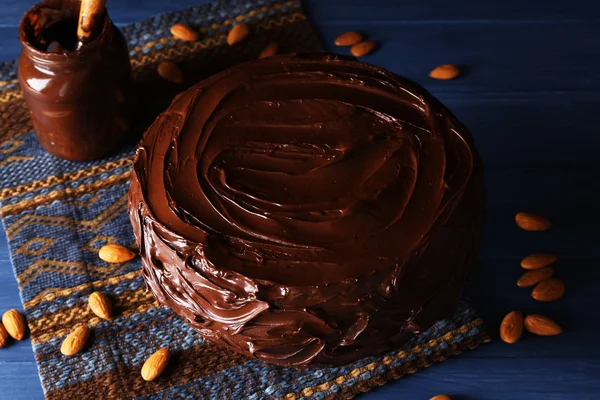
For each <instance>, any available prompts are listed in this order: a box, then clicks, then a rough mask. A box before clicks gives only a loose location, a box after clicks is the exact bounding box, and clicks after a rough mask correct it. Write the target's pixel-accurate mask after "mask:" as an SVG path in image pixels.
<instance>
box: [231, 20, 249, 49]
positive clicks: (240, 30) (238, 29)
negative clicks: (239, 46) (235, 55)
mask: <svg viewBox="0 0 600 400" xmlns="http://www.w3.org/2000/svg"><path fill="white" fill-rule="evenodd" d="M249 34H250V28H249V27H248V24H245V23H243V22H242V23H241V24H237V25H236V26H234V27H233V28H231V30H230V31H229V34H228V35H227V44H228V45H230V46H233V45H234V44H236V43H239V42H241V41H242V40H244V39H246V38H247V37H248V35H249Z"/></svg>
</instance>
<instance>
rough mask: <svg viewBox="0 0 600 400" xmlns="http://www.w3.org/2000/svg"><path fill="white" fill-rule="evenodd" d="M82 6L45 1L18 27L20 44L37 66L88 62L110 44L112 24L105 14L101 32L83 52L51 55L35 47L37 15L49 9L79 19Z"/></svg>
mask: <svg viewBox="0 0 600 400" xmlns="http://www.w3.org/2000/svg"><path fill="white" fill-rule="evenodd" d="M79 5H80V1H79V0H45V1H42V2H41V3H38V4H36V5H35V6H33V7H32V8H31V9H29V11H27V13H26V14H25V15H24V16H23V19H22V20H21V23H20V25H19V41H20V42H21V44H22V45H23V51H24V53H25V54H26V55H27V57H28V58H29V59H30V60H31V61H32V62H33V63H34V64H36V65H40V66H45V67H50V66H55V67H56V68H60V67H67V66H70V65H77V64H80V63H85V62H86V60H88V59H90V56H91V55H92V54H95V53H97V52H99V51H102V49H103V47H105V46H107V45H108V44H109V43H110V41H111V37H112V30H113V24H112V21H111V20H110V17H109V16H108V12H105V14H104V22H103V26H102V30H101V31H100V33H99V34H98V37H96V38H95V39H94V40H92V41H91V42H89V43H87V44H85V45H84V46H83V47H82V48H81V49H79V50H73V51H69V52H67V53H48V52H45V51H42V50H40V49H39V48H38V47H36V45H35V42H36V33H35V32H34V26H33V21H35V20H36V19H35V18H34V17H33V16H34V15H36V14H37V15H39V13H40V12H43V11H41V10H42V9H50V10H58V11H64V15H63V17H64V18H65V19H67V18H77V17H76V16H77V14H78V12H79ZM73 16H75V17H73ZM73 35H76V32H73ZM92 59H93V57H92Z"/></svg>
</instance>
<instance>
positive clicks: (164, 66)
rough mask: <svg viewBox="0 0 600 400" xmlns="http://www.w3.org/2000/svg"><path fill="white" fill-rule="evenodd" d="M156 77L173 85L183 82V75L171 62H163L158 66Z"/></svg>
mask: <svg viewBox="0 0 600 400" xmlns="http://www.w3.org/2000/svg"><path fill="white" fill-rule="evenodd" d="M157 70H158V75H160V76H161V77H162V78H164V79H166V80H168V81H169V82H173V83H181V82H183V73H182V72H181V69H179V67H178V66H177V64H175V63H174V62H173V61H163V62H161V63H160V64H158V69H157Z"/></svg>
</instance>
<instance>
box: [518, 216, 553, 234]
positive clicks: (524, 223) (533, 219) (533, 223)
mask: <svg viewBox="0 0 600 400" xmlns="http://www.w3.org/2000/svg"><path fill="white" fill-rule="evenodd" d="M515 222H516V223H517V225H518V226H519V228H521V229H524V230H526V231H531V232H536V231H545V230H548V229H550V227H551V226H552V223H551V222H550V221H549V220H547V219H546V218H544V217H541V216H539V215H536V214H531V213H526V212H520V213H517V215H515Z"/></svg>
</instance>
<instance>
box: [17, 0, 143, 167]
mask: <svg viewBox="0 0 600 400" xmlns="http://www.w3.org/2000/svg"><path fill="white" fill-rule="evenodd" d="M79 5H80V2H79V1H78V0H46V1H43V2H41V3H38V4H37V5H35V6H34V7H32V8H31V9H30V10H29V11H27V13H26V14H25V16H24V17H23V19H22V20H21V24H20V26H19V39H20V41H21V43H22V44H23V50H22V52H21V56H20V58H19V82H20V84H21V90H22V91H23V96H24V98H25V101H26V102H27V105H28V107H29V110H30V114H31V118H32V120H33V126H34V128H35V132H36V135H37V138H38V141H39V142H40V144H41V145H42V146H43V147H44V149H46V150H47V151H48V152H49V153H51V154H54V155H55V156H57V157H60V158H64V159H68V160H92V159H97V158H100V157H102V156H104V155H107V154H109V153H111V152H113V151H114V150H116V149H118V147H119V146H120V145H121V144H123V142H124V141H125V140H126V139H127V138H128V137H129V136H130V132H131V127H132V125H133V122H134V118H135V116H136V111H137V101H136V98H135V89H134V84H133V79H132V76H131V64H130V62H129V51H128V49H127V42H126V41H125V38H124V37H123V35H122V33H121V32H120V31H119V30H118V29H117V27H116V26H115V25H114V24H113V23H112V21H111V20H110V18H109V16H108V13H105V16H104V22H103V24H102V28H101V30H100V29H99V33H98V34H97V37H96V38H95V39H93V40H92V41H91V42H90V43H88V44H86V45H84V46H83V47H82V48H81V49H79V50H75V49H70V50H71V51H68V52H56V53H52V52H48V51H50V50H51V49H50V47H51V46H52V45H53V44H56V42H54V43H53V44H51V45H50V46H48V49H46V48H45V46H47V42H48V41H50V40H56V39H54V37H56V38H57V39H58V40H62V42H61V43H62V44H64V42H65V41H66V42H69V43H71V45H72V46H73V47H74V46H75V41H76V36H77V33H76V31H77V17H78V13H79ZM40 21H42V22H40ZM45 33H46V35H45ZM46 50H48V51H46Z"/></svg>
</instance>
